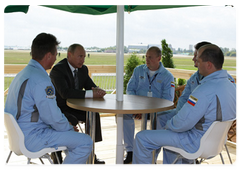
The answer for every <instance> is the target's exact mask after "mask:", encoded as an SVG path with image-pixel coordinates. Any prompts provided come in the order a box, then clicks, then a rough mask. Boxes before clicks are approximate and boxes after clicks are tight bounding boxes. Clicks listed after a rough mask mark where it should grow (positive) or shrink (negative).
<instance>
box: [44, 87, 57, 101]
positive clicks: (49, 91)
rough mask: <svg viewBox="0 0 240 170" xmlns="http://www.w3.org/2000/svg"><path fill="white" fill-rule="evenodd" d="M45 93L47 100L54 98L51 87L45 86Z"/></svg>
mask: <svg viewBox="0 0 240 170" xmlns="http://www.w3.org/2000/svg"><path fill="white" fill-rule="evenodd" d="M45 91H46V94H47V96H46V97H47V98H49V99H53V98H55V94H54V90H53V87H52V86H47V87H46V89H45Z"/></svg>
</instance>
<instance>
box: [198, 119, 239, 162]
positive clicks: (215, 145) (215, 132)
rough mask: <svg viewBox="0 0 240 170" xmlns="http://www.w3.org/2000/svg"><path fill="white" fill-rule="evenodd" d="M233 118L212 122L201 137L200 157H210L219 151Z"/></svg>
mask: <svg viewBox="0 0 240 170" xmlns="http://www.w3.org/2000/svg"><path fill="white" fill-rule="evenodd" d="M234 120H235V119H233V120H228V121H223V122H219V121H215V122H213V123H212V125H211V126H210V127H209V129H208V130H207V131H206V133H205V134H204V135H203V137H202V139H201V144H200V148H199V150H202V153H201V156H200V157H201V158H211V157H213V156H216V155H218V154H219V153H221V151H222V147H223V145H224V143H225V140H226V136H227V133H228V131H229V129H230V127H231V125H232V123H233V121H234Z"/></svg>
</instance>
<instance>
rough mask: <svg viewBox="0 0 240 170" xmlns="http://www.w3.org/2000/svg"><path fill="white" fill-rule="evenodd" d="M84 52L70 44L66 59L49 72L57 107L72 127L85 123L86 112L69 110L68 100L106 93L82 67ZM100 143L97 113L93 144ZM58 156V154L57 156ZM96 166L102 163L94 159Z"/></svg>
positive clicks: (97, 114) (78, 45) (75, 45)
mask: <svg viewBox="0 0 240 170" xmlns="http://www.w3.org/2000/svg"><path fill="white" fill-rule="evenodd" d="M85 56H86V52H85V50H84V48H83V46H82V45H80V44H72V45H71V46H70V47H69V48H68V52H67V58H65V59H63V60H61V61H60V62H59V63H57V64H56V65H55V66H54V67H53V68H52V70H51V72H50V78H51V80H52V83H53V85H54V86H55V89H56V98H57V105H58V107H59V108H60V109H61V111H62V112H63V113H64V114H65V115H66V117H67V118H68V120H69V122H71V123H72V125H76V124H77V122H78V121H84V122H85V121H86V112H85V111H81V110H76V109H73V108H70V107H68V106H67V104H66V100H67V99H68V98H80V99H84V98H101V97H103V96H104V95H105V94H106V92H105V91H104V90H102V89H100V88H98V87H97V86H96V84H95V83H94V82H93V81H92V79H91V78H90V77H89V75H88V68H87V66H85V65H84V61H85ZM99 141H102V133H101V124H100V116H99V113H96V134H95V142H99ZM59 156H60V154H59ZM95 163H96V164H104V163H105V162H104V161H100V160H98V159H96V157H95Z"/></svg>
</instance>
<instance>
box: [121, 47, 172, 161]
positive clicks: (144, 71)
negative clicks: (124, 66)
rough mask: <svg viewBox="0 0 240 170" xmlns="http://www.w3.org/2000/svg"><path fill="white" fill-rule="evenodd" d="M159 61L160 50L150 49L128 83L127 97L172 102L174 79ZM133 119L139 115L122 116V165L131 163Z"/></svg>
mask: <svg viewBox="0 0 240 170" xmlns="http://www.w3.org/2000/svg"><path fill="white" fill-rule="evenodd" d="M160 60H161V50H160V49H159V48H158V47H150V48H149V49H148V51H147V53H146V64H144V65H140V66H138V67H136V68H135V69H134V72H133V75H132V77H131V79H130V80H129V82H128V85H127V94H128V95H140V96H148V97H157V98H162V99H167V100H170V101H173V99H174V92H175V84H174V77H173V75H172V74H171V73H170V72H169V71H168V70H167V69H165V68H164V66H163V64H162V62H160ZM146 116H147V114H146ZM134 117H135V118H137V119H138V118H141V114H137V115H132V114H124V115H123V134H124V144H125V148H126V150H127V156H126V158H125V160H124V164H128V163H131V162H132V154H133V153H132V151H133V141H134V130H135V126H134V119H133V118H134ZM145 123H146V122H145Z"/></svg>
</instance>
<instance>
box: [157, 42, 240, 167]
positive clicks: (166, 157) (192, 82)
mask: <svg viewBox="0 0 240 170" xmlns="http://www.w3.org/2000/svg"><path fill="white" fill-rule="evenodd" d="M207 44H211V43H210V42H206V41H203V42H199V43H197V44H196V45H195V46H194V48H195V51H194V57H193V59H192V61H193V62H194V67H197V62H196V57H197V50H198V49H199V48H200V47H202V46H204V45H207ZM203 78H204V77H203V76H202V75H200V74H199V71H197V72H195V73H194V74H193V75H192V76H191V77H190V79H189V80H188V81H187V84H186V86H185V89H184V91H183V93H182V95H181V96H180V97H179V99H178V103H177V108H175V109H173V110H168V111H164V112H160V113H159V114H158V121H157V123H158V125H157V129H161V128H162V127H164V126H165V125H166V122H167V121H168V120H170V119H171V118H172V117H173V116H175V115H176V113H177V112H178V111H179V110H180V109H181V108H182V106H183V105H184V104H185V103H187V100H188V98H189V96H190V94H191V93H192V92H193V90H194V89H195V88H196V87H197V86H198V85H199V82H200V80H202V79H203ZM228 79H229V80H230V82H232V83H235V80H234V79H233V78H232V76H231V75H229V74H228ZM234 85H235V84H234ZM176 157H177V154H176V153H173V152H171V151H168V150H165V149H163V163H164V164H170V163H172V162H173V161H174V160H175V158H176ZM192 162H193V161H192V160H187V159H184V158H180V159H178V161H177V162H176V163H177V164H182V163H186V164H187V163H192Z"/></svg>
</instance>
